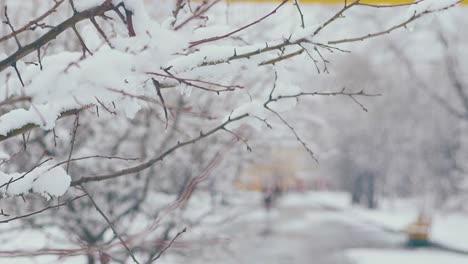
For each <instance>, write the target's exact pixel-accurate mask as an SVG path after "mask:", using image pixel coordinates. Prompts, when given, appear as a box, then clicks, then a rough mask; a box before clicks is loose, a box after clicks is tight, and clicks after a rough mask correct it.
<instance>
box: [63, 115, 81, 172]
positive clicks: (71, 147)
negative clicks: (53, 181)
mask: <svg viewBox="0 0 468 264" xmlns="http://www.w3.org/2000/svg"><path fill="white" fill-rule="evenodd" d="M79 125H80V113H77V114H76V117H75V122H73V134H72V139H71V143H70V152H69V153H68V159H67V169H66V171H67V174H68V171H69V169H70V160H71V157H72V153H73V147H74V146H75V139H76V132H77V131H78V126H79Z"/></svg>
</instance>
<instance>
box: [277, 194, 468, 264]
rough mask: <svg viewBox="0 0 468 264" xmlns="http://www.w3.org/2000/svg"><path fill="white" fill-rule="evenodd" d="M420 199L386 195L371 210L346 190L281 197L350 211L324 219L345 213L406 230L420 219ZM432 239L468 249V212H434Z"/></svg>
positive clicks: (328, 215)
mask: <svg viewBox="0 0 468 264" xmlns="http://www.w3.org/2000/svg"><path fill="white" fill-rule="evenodd" d="M420 203H421V202H420V201H419V199H383V200H382V201H380V206H379V208H378V209H375V210H369V209H366V208H362V207H353V206H351V204H350V198H349V195H348V194H347V193H343V192H306V193H291V194H287V195H286V196H285V197H284V198H283V199H282V200H281V205H282V206H287V207H305V206H309V207H313V206H322V207H325V208H335V209H339V210H343V211H345V212H346V213H345V214H344V213H340V214H338V213H335V212H330V213H325V214H324V213H323V212H321V213H320V218H319V219H321V220H324V219H326V218H328V219H329V220H331V219H337V218H340V217H341V218H343V217H344V215H348V217H351V216H355V217H357V218H358V219H360V221H362V222H363V223H364V224H366V223H370V224H372V225H374V226H377V227H379V228H383V229H385V230H390V231H394V232H405V231H406V228H407V227H408V225H409V224H411V223H413V222H414V221H415V220H416V218H417V216H418V213H419V209H418V208H419V204H420ZM355 217H353V218H355ZM306 218H308V219H309V220H313V219H318V218H317V216H314V213H313V212H311V213H309V214H307V215H306ZM302 224H303V222H302V221H296V222H293V223H291V226H289V227H287V228H290V229H297V228H299V227H300V226H301V225H302ZM285 228H286V227H285ZM431 240H432V241H433V242H435V243H438V244H440V245H442V246H445V247H448V248H451V249H456V250H462V251H468V243H467V241H468V214H463V213H453V212H452V213H447V212H440V211H436V212H434V214H433V218H432V229H431ZM466 263H468V262H466Z"/></svg>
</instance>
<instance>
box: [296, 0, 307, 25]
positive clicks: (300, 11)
mask: <svg viewBox="0 0 468 264" xmlns="http://www.w3.org/2000/svg"><path fill="white" fill-rule="evenodd" d="M294 5H295V6H296V8H297V12H299V16H300V17H301V27H302V28H305V23H304V14H302V10H301V7H300V6H299V0H294Z"/></svg>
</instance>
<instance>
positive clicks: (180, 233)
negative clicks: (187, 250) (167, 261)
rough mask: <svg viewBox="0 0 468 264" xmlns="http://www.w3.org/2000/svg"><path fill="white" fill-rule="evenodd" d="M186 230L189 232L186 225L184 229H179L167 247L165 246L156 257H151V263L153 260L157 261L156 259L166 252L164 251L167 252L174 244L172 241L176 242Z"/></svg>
mask: <svg viewBox="0 0 468 264" xmlns="http://www.w3.org/2000/svg"><path fill="white" fill-rule="evenodd" d="M185 232H187V228H186V227H184V229H182V230H181V231H179V232H178V233H177V234H176V235H175V236H174V238H173V239H172V240H171V242H169V244H168V245H167V246H166V247H164V248H163V249H162V250H161V251H160V252H159V254H158V255H157V256H156V257H154V258H152V259H151V262H150V263H153V262H155V261H156V260H158V259H159V258H160V257H161V256H162V254H164V252H166V250H167V249H168V248H170V247H171V246H172V243H174V241H175V240H176V239H177V238H178V237H179V236H180V235H182V234H183V233H185Z"/></svg>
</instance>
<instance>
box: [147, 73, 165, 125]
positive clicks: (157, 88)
mask: <svg viewBox="0 0 468 264" xmlns="http://www.w3.org/2000/svg"><path fill="white" fill-rule="evenodd" d="M151 80H152V81H153V85H154V88H155V89H156V93H157V94H158V97H159V100H161V104H162V105H163V109H164V117H165V118H166V129H167V126H168V124H169V118H168V116H167V107H166V103H165V102H164V98H163V96H162V94H161V84H160V83H159V82H158V81H156V79H154V78H151Z"/></svg>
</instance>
